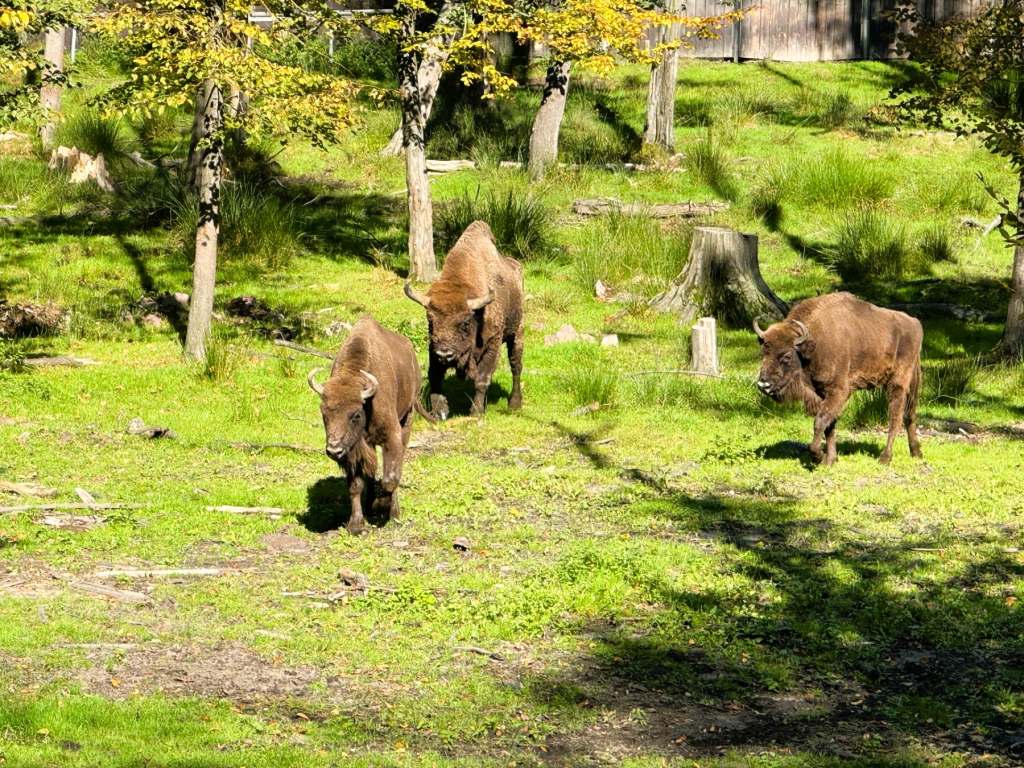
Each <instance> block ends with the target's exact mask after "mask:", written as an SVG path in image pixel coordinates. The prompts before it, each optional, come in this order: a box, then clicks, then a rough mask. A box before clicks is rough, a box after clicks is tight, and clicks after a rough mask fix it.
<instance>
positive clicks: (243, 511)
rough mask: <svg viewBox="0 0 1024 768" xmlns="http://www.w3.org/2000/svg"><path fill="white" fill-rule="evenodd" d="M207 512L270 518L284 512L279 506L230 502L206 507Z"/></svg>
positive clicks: (275, 517)
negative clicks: (255, 505)
mask: <svg viewBox="0 0 1024 768" xmlns="http://www.w3.org/2000/svg"><path fill="white" fill-rule="evenodd" d="M206 511H207V512H228V513H230V514H233V515H267V516H269V517H270V519H271V520H276V519H277V518H279V517H280V516H281V515H283V514H284V510H283V509H281V508H280V507H235V506H232V505H230V504H221V505H219V506H215V507H207V508H206Z"/></svg>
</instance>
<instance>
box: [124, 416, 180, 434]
mask: <svg viewBox="0 0 1024 768" xmlns="http://www.w3.org/2000/svg"><path fill="white" fill-rule="evenodd" d="M126 431H127V432H128V434H129V435H139V436H140V437H148V438H149V439H150V440H154V439H156V438H158V437H166V438H168V439H170V440H173V439H174V438H176V437H177V435H176V434H175V433H174V430H173V429H168V428H167V427H147V426H146V422H144V421H143V420H142V419H141V418H139V417H138V416H136V417H135V418H134V419H132V420H131V421H129V422H128V429H127V430H126Z"/></svg>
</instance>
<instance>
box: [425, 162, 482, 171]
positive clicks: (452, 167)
mask: <svg viewBox="0 0 1024 768" xmlns="http://www.w3.org/2000/svg"><path fill="white" fill-rule="evenodd" d="M474 168H476V163H475V162H474V161H472V160H427V173H452V172H453V171H471V170H473V169H474Z"/></svg>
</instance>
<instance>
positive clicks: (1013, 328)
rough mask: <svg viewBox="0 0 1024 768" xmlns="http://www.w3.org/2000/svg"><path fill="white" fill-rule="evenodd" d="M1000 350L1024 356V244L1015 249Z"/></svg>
mask: <svg viewBox="0 0 1024 768" xmlns="http://www.w3.org/2000/svg"><path fill="white" fill-rule="evenodd" d="M1017 220H1018V221H1020V222H1024V169H1022V170H1021V172H1020V187H1019V189H1018V191H1017ZM1016 234H1017V237H1024V225H1018V227H1017V233H1016ZM998 351H999V353H1000V354H1002V355H1003V356H1004V357H1008V358H1014V359H1020V358H1022V357H1024V246H1021V245H1018V246H1016V247H1014V249H1013V272H1012V274H1011V275H1010V303H1009V306H1008V307H1007V310H1006V328H1005V329H1003V338H1002V340H1001V341H1000V342H999V347H998Z"/></svg>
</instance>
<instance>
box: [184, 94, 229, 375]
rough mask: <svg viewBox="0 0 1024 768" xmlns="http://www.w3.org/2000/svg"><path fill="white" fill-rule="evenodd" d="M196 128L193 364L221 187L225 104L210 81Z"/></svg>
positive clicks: (199, 352)
mask: <svg viewBox="0 0 1024 768" xmlns="http://www.w3.org/2000/svg"><path fill="white" fill-rule="evenodd" d="M195 125H197V126H198V127H199V133H200V136H199V139H198V141H196V146H195V154H196V156H197V158H198V160H197V167H196V185H197V191H198V193H199V223H198V224H197V226H196V259H195V264H194V265H193V267H192V297H191V299H190V300H189V306H188V330H187V331H186V334H185V356H186V357H188V358H190V359H192V360H205V359H206V341H207V338H208V337H209V335H210V323H211V319H212V317H213V292H214V286H215V285H216V281H217V237H218V234H219V232H220V187H221V178H222V175H223V170H224V137H223V128H224V101H223V95H222V94H221V91H220V88H219V87H218V86H217V85H216V84H215V83H213V82H211V81H209V80H208V81H205V82H204V83H203V84H202V86H200V88H199V90H198V93H197V94H196V120H195ZM195 133H196V132H195V130H194V131H193V139H195V138H196V135H195Z"/></svg>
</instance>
